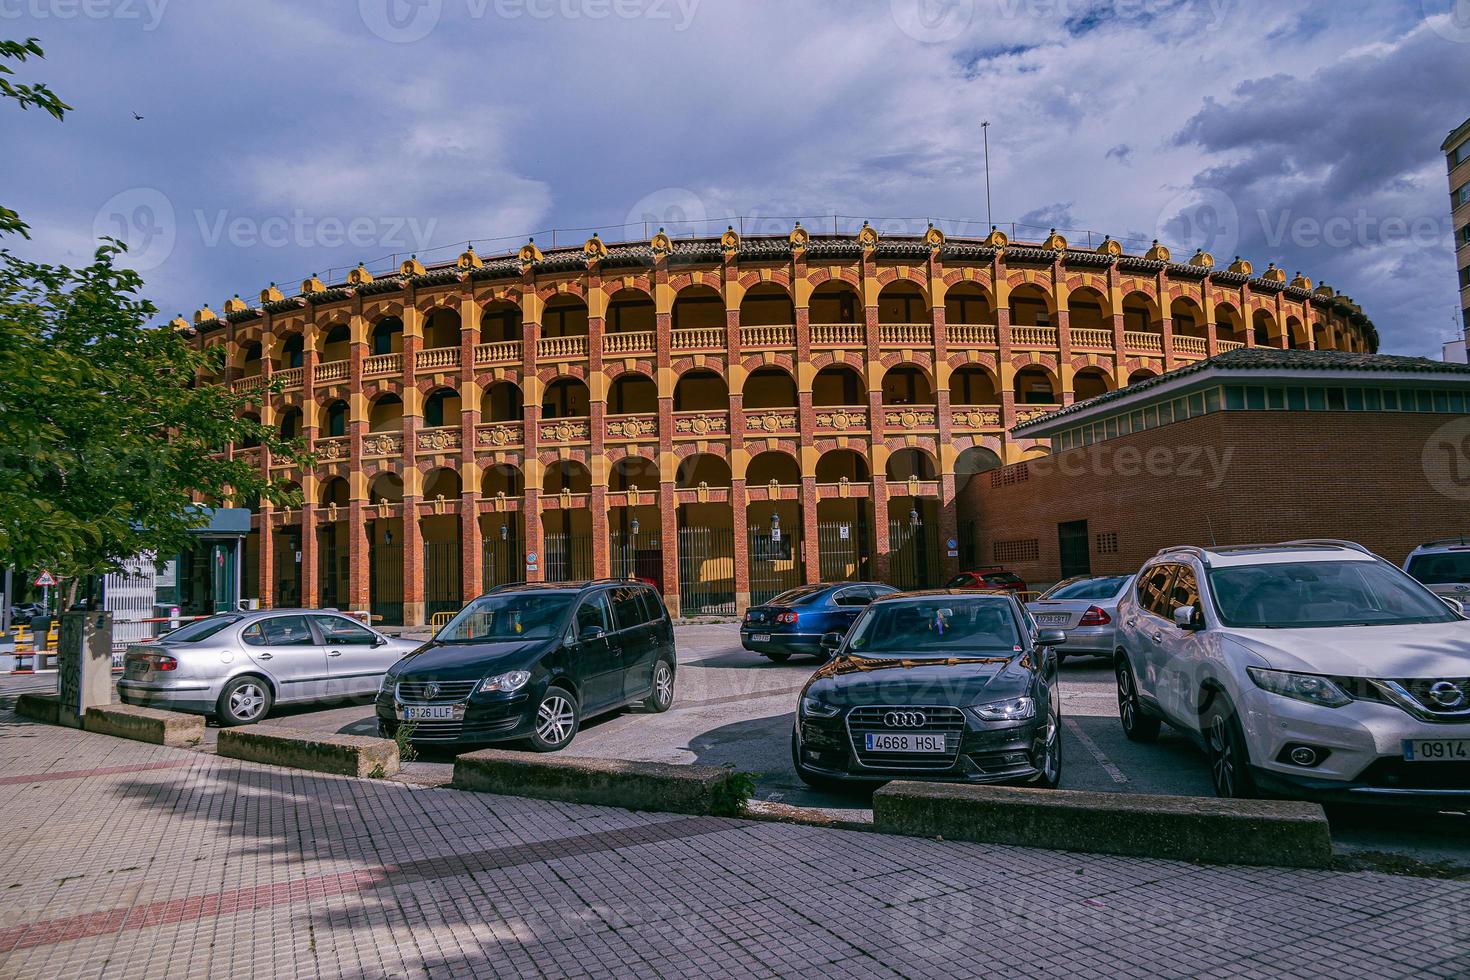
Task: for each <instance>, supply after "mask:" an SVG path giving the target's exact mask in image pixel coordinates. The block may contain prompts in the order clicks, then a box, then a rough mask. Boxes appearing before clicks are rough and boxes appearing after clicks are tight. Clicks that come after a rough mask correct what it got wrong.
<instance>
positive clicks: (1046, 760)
mask: <svg viewBox="0 0 1470 980" xmlns="http://www.w3.org/2000/svg"><path fill="white" fill-rule="evenodd" d="M1061 734H1062V728H1061V725H1060V724H1059V723H1058V719H1057V714H1056V711H1055V709H1053V710H1052V711H1050V712H1048V714H1047V719H1046V745H1045V747H1044V748H1043V750H1042V756H1041V759H1042V762H1041V765H1042V772H1044V773H1045V774H1046V779H1047V782H1055V781H1056V780H1057V777H1058V774H1059V770H1060V769H1061V755H1062V745H1061Z"/></svg>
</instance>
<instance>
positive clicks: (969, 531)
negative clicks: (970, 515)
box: [959, 521, 980, 571]
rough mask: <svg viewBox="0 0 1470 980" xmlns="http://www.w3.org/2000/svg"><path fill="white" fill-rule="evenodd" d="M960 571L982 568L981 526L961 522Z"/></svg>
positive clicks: (971, 522)
mask: <svg viewBox="0 0 1470 980" xmlns="http://www.w3.org/2000/svg"><path fill="white" fill-rule="evenodd" d="M959 531H960V570H961V571H965V570H967V569H972V568H979V567H980V525H979V524H977V523H976V522H975V521H960V528H959Z"/></svg>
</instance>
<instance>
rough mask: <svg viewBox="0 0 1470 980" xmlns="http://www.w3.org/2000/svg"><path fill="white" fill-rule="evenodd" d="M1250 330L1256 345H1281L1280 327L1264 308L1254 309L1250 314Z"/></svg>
mask: <svg viewBox="0 0 1470 980" xmlns="http://www.w3.org/2000/svg"><path fill="white" fill-rule="evenodd" d="M1251 330H1252V332H1253V333H1254V334H1255V339H1256V346H1257V347H1282V346H1284V345H1283V344H1282V337H1281V328H1280V327H1279V326H1277V324H1276V318H1275V317H1274V316H1272V315H1271V314H1270V313H1267V312H1266V311H1265V310H1256V312H1255V313H1254V314H1252V316H1251Z"/></svg>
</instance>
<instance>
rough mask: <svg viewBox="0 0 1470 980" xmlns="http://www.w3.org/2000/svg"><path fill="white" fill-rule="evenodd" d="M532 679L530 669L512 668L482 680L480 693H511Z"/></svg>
mask: <svg viewBox="0 0 1470 980" xmlns="http://www.w3.org/2000/svg"><path fill="white" fill-rule="evenodd" d="M530 680H531V672H530V671H529V670H512V671H507V672H506V673H504V674H496V675H495V676H494V677H487V678H485V679H484V680H483V681H481V682H480V688H479V693H480V694H497V693H501V694H509V693H512V692H514V691H519V690H520V689H521V688H523V687H525V686H526V684H527V683H528V682H529V681H530Z"/></svg>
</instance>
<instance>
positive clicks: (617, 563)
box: [608, 531, 664, 591]
mask: <svg viewBox="0 0 1470 980" xmlns="http://www.w3.org/2000/svg"><path fill="white" fill-rule="evenodd" d="M610 544H611V545H612V547H611V548H610V549H609V550H608V561H609V566H608V570H609V571H610V572H611V573H612V575H613V577H615V578H636V579H642V580H643V581H645V582H652V583H653V584H654V585H655V586H657V587H658V589H659V590H660V591H662V590H663V584H664V550H663V541H662V540H661V539H660V538H659V536H658V535H657V534H650V533H648V532H639V533H638V534H636V535H635V534H630V533H627V532H624V531H613V532H612V533H611V535H610Z"/></svg>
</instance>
